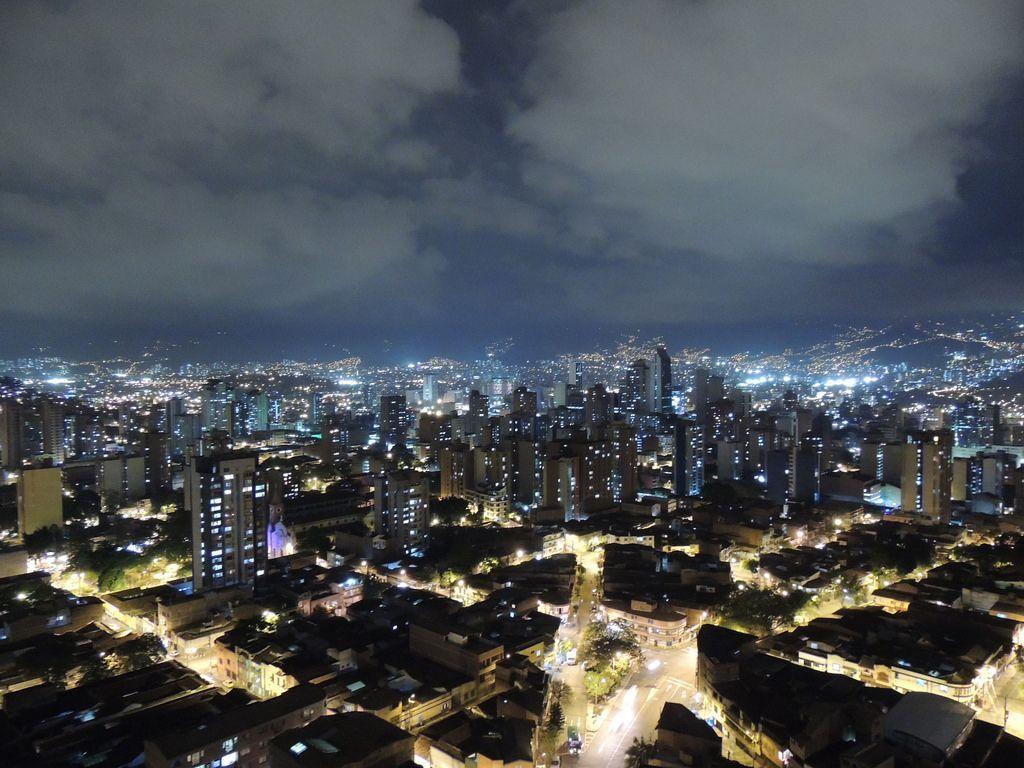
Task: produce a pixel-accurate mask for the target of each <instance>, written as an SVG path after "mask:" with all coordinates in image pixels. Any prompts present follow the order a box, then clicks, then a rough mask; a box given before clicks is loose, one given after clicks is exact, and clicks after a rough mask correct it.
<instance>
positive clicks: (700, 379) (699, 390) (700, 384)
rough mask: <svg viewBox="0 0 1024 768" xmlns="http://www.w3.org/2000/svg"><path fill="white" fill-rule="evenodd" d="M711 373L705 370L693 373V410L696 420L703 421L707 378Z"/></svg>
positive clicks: (705, 406) (706, 402)
mask: <svg viewBox="0 0 1024 768" xmlns="http://www.w3.org/2000/svg"><path fill="white" fill-rule="evenodd" d="M710 376H711V371H709V370H708V369H707V368H698V369H696V370H695V371H694V372H693V410H694V412H695V413H696V414H697V417H698V419H700V420H703V418H704V410H705V408H707V404H708V402H710V401H709V400H708V378H709V377H710Z"/></svg>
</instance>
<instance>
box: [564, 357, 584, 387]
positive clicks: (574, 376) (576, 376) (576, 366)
mask: <svg viewBox="0 0 1024 768" xmlns="http://www.w3.org/2000/svg"><path fill="white" fill-rule="evenodd" d="M568 384H569V386H572V387H576V389H583V361H582V360H570V361H569V365H568Z"/></svg>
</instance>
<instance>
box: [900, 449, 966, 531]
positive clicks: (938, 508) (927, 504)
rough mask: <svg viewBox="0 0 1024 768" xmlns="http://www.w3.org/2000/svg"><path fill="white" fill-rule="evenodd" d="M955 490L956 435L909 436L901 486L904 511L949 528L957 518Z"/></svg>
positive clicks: (904, 454) (904, 455)
mask: <svg viewBox="0 0 1024 768" xmlns="http://www.w3.org/2000/svg"><path fill="white" fill-rule="evenodd" d="M952 488H953V435H952V433H951V432H949V430H945V429H943V430H938V431H934V432H929V431H919V432H911V433H910V434H908V435H907V441H906V443H905V444H904V445H903V473H902V477H901V482H900V490H901V493H902V503H901V507H902V510H903V511H904V512H909V513H914V512H916V513H917V514H919V515H921V516H922V517H924V518H926V519H927V520H929V521H930V522H933V523H944V524H948V523H949V521H950V520H951V519H952V514H953V504H952Z"/></svg>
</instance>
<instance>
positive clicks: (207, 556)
mask: <svg viewBox="0 0 1024 768" xmlns="http://www.w3.org/2000/svg"><path fill="white" fill-rule="evenodd" d="M256 461H257V454H256V452H254V451H235V452H226V453H214V454H211V455H208V456H190V457H189V459H188V464H187V466H186V467H185V511H186V512H188V513H189V514H190V515H191V518H192V578H193V588H194V589H195V591H197V592H198V591H201V590H204V589H215V588H218V587H230V586H236V585H249V584H252V583H253V582H254V581H255V580H256V577H257V576H259V575H260V574H261V573H262V570H263V562H262V561H263V559H264V550H263V546H262V540H261V539H262V532H263V528H264V527H263V526H262V525H261V523H260V521H259V520H258V517H259V510H260V509H262V508H263V506H264V504H263V502H264V501H265V496H266V486H265V484H264V483H263V482H262V480H260V479H259V478H258V474H257V471H256Z"/></svg>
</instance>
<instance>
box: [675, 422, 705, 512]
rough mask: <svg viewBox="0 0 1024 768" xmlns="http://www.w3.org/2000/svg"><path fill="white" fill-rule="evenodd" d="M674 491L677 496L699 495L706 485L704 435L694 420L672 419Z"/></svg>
mask: <svg viewBox="0 0 1024 768" xmlns="http://www.w3.org/2000/svg"><path fill="white" fill-rule="evenodd" d="M672 438H673V443H674V448H673V454H672V492H673V493H674V494H676V495H677V496H697V495H699V494H700V491H701V488H702V487H703V486H704V437H703V435H702V433H701V428H700V426H699V425H698V424H696V423H695V422H693V421H688V420H686V419H678V418H677V419H674V420H673V421H672Z"/></svg>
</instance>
